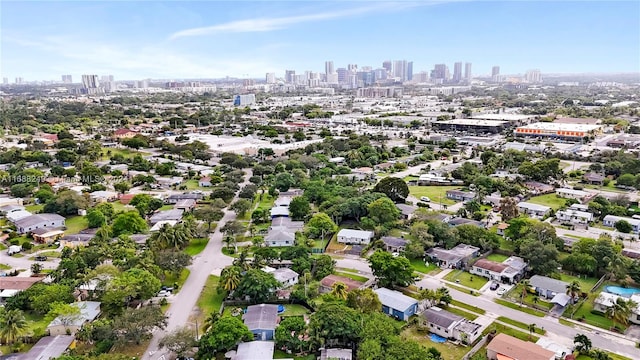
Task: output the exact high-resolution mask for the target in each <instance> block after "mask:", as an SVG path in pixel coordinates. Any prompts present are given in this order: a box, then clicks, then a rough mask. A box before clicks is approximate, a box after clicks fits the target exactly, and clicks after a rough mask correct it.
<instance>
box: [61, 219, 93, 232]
mask: <svg viewBox="0 0 640 360" xmlns="http://www.w3.org/2000/svg"><path fill="white" fill-rule="evenodd" d="M64 224H65V226H66V227H67V230H65V232H64V233H65V235H69V234H77V233H79V232H80V231H82V230H84V229H86V228H88V227H89V221H88V220H87V219H86V218H85V217H84V216H80V215H75V216H70V217H68V218H67V219H66V220H65V222H64Z"/></svg>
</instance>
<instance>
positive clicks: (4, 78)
mask: <svg viewBox="0 0 640 360" xmlns="http://www.w3.org/2000/svg"><path fill="white" fill-rule="evenodd" d="M2 84H4V85H7V84H9V78H8V77H3V78H2Z"/></svg>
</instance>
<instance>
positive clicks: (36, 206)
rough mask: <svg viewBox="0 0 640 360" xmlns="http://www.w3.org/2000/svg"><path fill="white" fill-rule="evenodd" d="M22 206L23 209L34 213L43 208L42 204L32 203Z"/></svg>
mask: <svg viewBox="0 0 640 360" xmlns="http://www.w3.org/2000/svg"><path fill="white" fill-rule="evenodd" d="M24 208H25V210H27V211H29V212H31V213H33V214H35V213H38V212H40V211H42V209H43V208H44V204H32V205H27V206H25V207H24Z"/></svg>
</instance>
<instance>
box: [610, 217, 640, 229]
mask: <svg viewBox="0 0 640 360" xmlns="http://www.w3.org/2000/svg"><path fill="white" fill-rule="evenodd" d="M618 221H626V222H628V223H629V224H631V227H632V230H631V231H632V232H634V233H638V232H640V219H634V218H628V217H623V216H615V215H607V216H605V217H604V218H603V219H602V225H604V226H608V227H615V226H616V223H617V222H618Z"/></svg>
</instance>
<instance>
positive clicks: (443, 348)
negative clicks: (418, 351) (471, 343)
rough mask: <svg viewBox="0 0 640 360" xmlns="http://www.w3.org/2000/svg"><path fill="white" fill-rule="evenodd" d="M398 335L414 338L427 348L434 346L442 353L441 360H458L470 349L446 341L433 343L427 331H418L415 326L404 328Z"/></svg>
mask: <svg viewBox="0 0 640 360" xmlns="http://www.w3.org/2000/svg"><path fill="white" fill-rule="evenodd" d="M400 335H401V336H402V337H403V338H405V339H411V340H415V341H417V342H419V343H420V344H421V345H423V346H425V347H427V348H430V347H434V348H436V349H437V350H438V351H440V353H441V354H442V359H443V360H460V359H462V358H463V357H464V355H465V354H466V353H468V352H469V350H470V348H469V347H467V346H457V345H454V344H452V343H450V342H448V341H447V342H444V343H435V342H433V341H431V339H430V338H429V333H428V332H421V331H418V329H417V328H416V327H415V326H410V327H408V328H406V329H405V330H404V331H402V333H401V334H400Z"/></svg>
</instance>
